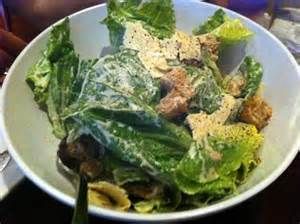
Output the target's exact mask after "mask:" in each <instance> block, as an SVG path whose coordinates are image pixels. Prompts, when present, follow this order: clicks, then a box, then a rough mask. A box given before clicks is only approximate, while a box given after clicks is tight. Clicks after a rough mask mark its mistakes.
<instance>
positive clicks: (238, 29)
mask: <svg viewBox="0 0 300 224" xmlns="http://www.w3.org/2000/svg"><path fill="white" fill-rule="evenodd" d="M207 33H211V34H213V35H215V36H216V37H217V38H218V39H219V40H220V41H221V44H222V45H227V44H235V43H237V42H241V41H246V40H248V39H249V38H250V37H251V36H252V35H253V33H252V32H251V31H250V30H249V29H248V28H247V27H246V26H245V25H244V24H243V23H242V22H241V21H240V20H239V19H231V18H229V17H228V16H227V15H226V14H225V12H224V11H223V10H222V9H219V10H217V11H216V12H215V13H214V15H213V16H211V17H209V18H208V20H207V21H206V22H205V23H203V24H201V25H200V26H199V27H197V28H195V29H194V31H193V34H194V35H202V34H207Z"/></svg>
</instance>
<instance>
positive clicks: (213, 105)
mask: <svg viewBox="0 0 300 224" xmlns="http://www.w3.org/2000/svg"><path fill="white" fill-rule="evenodd" d="M186 70H187V72H188V74H189V76H190V79H191V82H192V85H193V86H194V88H195V90H196V94H195V96H194V97H193V98H192V100H191V103H190V112H192V113H198V112H199V111H205V112H206V113H208V114H211V113H213V112H215V111H216V110H217V109H219V108H220V106H221V104H222V99H223V90H222V88H221V87H220V86H219V85H218V82H217V79H218V78H219V77H220V76H219V75H218V74H219V73H214V70H212V69H211V68H210V67H208V66H204V67H203V68H202V69H199V68H196V67H192V66H189V67H186Z"/></svg>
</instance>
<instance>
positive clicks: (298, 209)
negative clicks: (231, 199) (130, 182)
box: [0, 154, 300, 224]
mask: <svg viewBox="0 0 300 224" xmlns="http://www.w3.org/2000/svg"><path fill="white" fill-rule="evenodd" d="M71 216H72V209H71V208H70V207H68V206H66V205H64V204H62V203H61V202H59V201H57V200H55V199H53V198H52V197H50V196H48V195H47V194H46V193H44V192H43V191H41V190H40V189H39V188H37V187H36V186H35V185H34V184H33V183H31V182H30V181H29V180H27V179H26V180H24V181H23V182H22V183H21V184H20V185H19V186H18V187H17V188H16V189H15V190H14V191H13V192H12V193H11V194H10V195H9V196H8V197H7V198H6V199H5V200H4V201H3V202H1V203H0V223H1V224H20V223H22V224H27V223H29V224H35V223H39V224H47V223H49V224H50V223H51V224H60V223H61V224H64V223H66V224H67V223H70V220H71ZM96 223H114V222H112V221H108V220H104V219H100V218H97V217H93V216H91V217H90V224H96ZM190 223H200V224H201V223H204V224H218V223H223V224H225V223H230V224H300V154H299V155H298V156H297V157H296V159H295V160H294V162H293V163H292V165H291V166H290V167H289V168H288V169H287V170H286V171H285V172H284V174H283V175H282V176H281V177H279V179H277V181H275V182H274V183H273V184H272V185H271V186H269V187H268V188H267V189H265V190H264V191H263V192H261V193H259V194H258V195H257V196H255V197H253V198H251V199H249V200H248V201H246V202H244V203H242V204H240V205H238V206H236V207H234V208H231V209H228V210H226V211H224V212H222V213H219V214H215V215H212V216H209V217H206V218H202V219H197V220H194V221H191V222H190Z"/></svg>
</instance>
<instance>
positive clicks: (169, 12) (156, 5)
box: [103, 0, 175, 49]
mask: <svg viewBox="0 0 300 224" xmlns="http://www.w3.org/2000/svg"><path fill="white" fill-rule="evenodd" d="M107 11H108V16H107V17H106V18H105V19H104V20H103V23H104V24H106V25H107V27H108V29H109V36H110V42H111V45H112V46H113V47H114V48H115V49H118V48H119V46H120V45H122V38H123V34H124V29H125V28H124V25H125V24H126V22H135V21H140V22H141V23H142V24H143V27H144V28H145V29H146V30H147V31H149V32H150V33H151V34H152V35H154V36H156V37H158V38H159V39H164V38H169V37H171V36H172V35H173V34H174V33H175V13H174V9H173V4H172V1H171V0H165V1H160V0H150V1H146V2H143V1H141V0H125V1H120V0H109V1H108V2H107Z"/></svg>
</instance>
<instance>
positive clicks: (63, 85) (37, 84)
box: [26, 18, 95, 139]
mask: <svg viewBox="0 0 300 224" xmlns="http://www.w3.org/2000/svg"><path fill="white" fill-rule="evenodd" d="M94 63H95V60H89V61H81V62H80V61H79V57H78V55H77V54H76V52H75V50H74V46H73V43H72V41H71V40H70V26H69V19H68V18H66V19H65V20H64V21H63V22H62V23H60V24H58V25H56V26H54V27H53V28H52V30H51V32H50V36H49V40H48V42H47V47H46V50H44V52H43V55H42V57H41V59H39V60H38V62H37V63H36V64H35V65H34V66H33V67H32V68H31V69H30V70H29V72H28V74H27V76H26V81H27V83H28V84H29V86H30V87H31V89H32V90H33V93H34V99H35V101H36V102H37V103H38V105H39V106H40V107H41V108H42V109H43V110H45V111H46V112H47V113H48V117H49V120H50V122H51V123H52V126H53V133H54V134H55V136H56V137H58V138H60V139H62V138H64V137H65V136H66V135H67V127H66V125H65V123H64V121H63V120H62V113H63V111H64V109H65V108H66V107H68V106H69V105H70V104H72V103H73V102H74V101H75V100H76V98H77V97H78V95H79V93H80V89H81V84H82V80H83V77H84V76H85V73H86V71H87V70H89V69H90V67H91V66H92V65H93V64H94Z"/></svg>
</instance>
